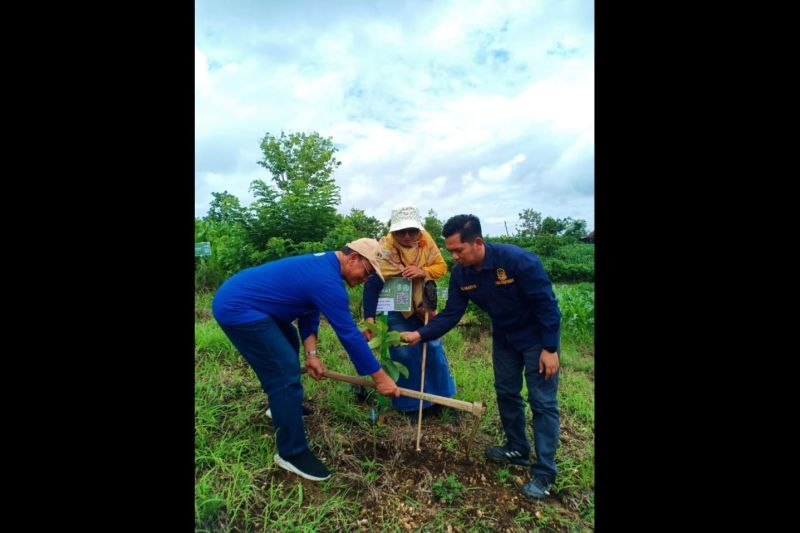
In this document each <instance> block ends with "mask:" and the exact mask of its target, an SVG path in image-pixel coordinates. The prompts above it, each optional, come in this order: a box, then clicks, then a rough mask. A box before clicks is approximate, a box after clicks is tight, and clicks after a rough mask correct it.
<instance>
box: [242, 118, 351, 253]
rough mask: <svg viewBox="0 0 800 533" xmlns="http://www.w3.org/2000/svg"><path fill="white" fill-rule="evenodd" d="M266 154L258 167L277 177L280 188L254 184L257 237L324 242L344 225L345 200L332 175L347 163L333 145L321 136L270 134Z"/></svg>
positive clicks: (264, 144) (264, 142)
mask: <svg viewBox="0 0 800 533" xmlns="http://www.w3.org/2000/svg"><path fill="white" fill-rule="evenodd" d="M261 150H262V152H263V155H264V158H263V159H262V160H261V161H258V164H259V165H261V166H262V167H264V168H266V169H267V170H269V171H270V173H272V179H273V181H274V182H275V187H276V188H272V187H269V186H268V185H267V184H266V183H264V182H263V181H261V180H255V181H254V182H253V183H252V184H251V190H252V191H253V193H254V195H255V196H256V199H257V202H256V203H255V205H254V206H253V209H254V212H253V215H254V217H253V218H254V220H255V221H256V225H257V226H258V227H257V228H253V233H254V235H258V237H259V238H262V239H263V237H268V238H269V237H273V236H277V237H282V238H285V239H290V240H292V241H294V242H295V243H299V242H302V241H307V242H318V243H319V242H321V241H322V240H323V239H324V238H325V236H326V235H327V234H328V232H329V231H330V230H331V229H332V228H333V227H334V225H335V224H336V223H337V221H338V220H339V215H338V214H337V213H336V206H337V205H339V203H340V201H341V198H340V196H339V187H338V186H337V185H336V182H335V181H334V179H333V177H332V174H333V171H334V170H335V169H336V168H337V167H338V166H339V165H341V162H339V161H337V160H336V158H335V157H334V153H335V152H336V148H335V147H334V146H333V141H332V140H331V139H330V138H323V137H321V136H320V135H319V134H318V133H317V132H312V133H309V134H306V133H290V134H289V135H286V134H285V133H284V132H281V135H280V137H275V136H274V135H272V134H270V133H267V134H266V135H265V136H264V138H263V139H262V141H261Z"/></svg>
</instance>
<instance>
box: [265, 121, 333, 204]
mask: <svg viewBox="0 0 800 533" xmlns="http://www.w3.org/2000/svg"><path fill="white" fill-rule="evenodd" d="M261 151H262V152H263V153H264V159H262V160H261V161H259V162H258V164H259V165H261V166H262V167H264V168H266V169H267V170H269V171H270V173H271V174H272V179H273V180H274V181H275V185H277V186H278V189H280V190H281V191H282V192H283V193H284V194H286V193H289V192H290V191H291V189H292V184H294V183H296V182H298V181H303V182H304V183H305V184H306V185H307V186H308V187H310V188H311V189H319V188H322V187H325V186H329V185H331V184H333V185H334V186H335V183H334V182H333V179H332V178H331V174H333V171H334V170H336V168H337V167H338V166H339V165H341V164H342V163H341V162H340V161H337V160H336V158H335V157H334V155H333V154H334V153H335V152H336V151H337V149H336V148H335V147H334V146H333V141H332V140H331V138H330V137H329V138H327V139H326V138H323V137H321V136H320V135H319V133H317V132H312V133H309V134H305V133H290V134H289V135H286V134H285V133H284V132H281V136H280V137H275V136H274V135H272V134H270V133H267V134H266V135H265V136H264V138H263V139H262V140H261ZM337 193H338V188H337Z"/></svg>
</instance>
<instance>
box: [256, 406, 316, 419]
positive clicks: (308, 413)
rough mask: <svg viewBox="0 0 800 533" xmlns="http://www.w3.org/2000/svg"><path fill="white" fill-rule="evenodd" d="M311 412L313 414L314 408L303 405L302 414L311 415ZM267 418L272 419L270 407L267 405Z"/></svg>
mask: <svg viewBox="0 0 800 533" xmlns="http://www.w3.org/2000/svg"><path fill="white" fill-rule="evenodd" d="M313 414H314V410H313V409H309V408H308V407H306V406H305V405H304V406H303V416H311V415H313ZM267 418H269V419H270V420H272V408H271V407H267Z"/></svg>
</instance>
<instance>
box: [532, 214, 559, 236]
mask: <svg viewBox="0 0 800 533" xmlns="http://www.w3.org/2000/svg"><path fill="white" fill-rule="evenodd" d="M564 229H566V224H565V223H564V221H563V220H561V219H560V218H553V217H547V218H545V219H544V220H542V223H541V225H540V226H539V229H538V231H537V232H536V235H553V236H557V235H559V234H560V233H561V232H562V231H564Z"/></svg>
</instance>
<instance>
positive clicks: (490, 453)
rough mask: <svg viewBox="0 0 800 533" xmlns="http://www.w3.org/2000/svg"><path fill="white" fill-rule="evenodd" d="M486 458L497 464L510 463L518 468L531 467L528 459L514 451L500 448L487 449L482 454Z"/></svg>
mask: <svg viewBox="0 0 800 533" xmlns="http://www.w3.org/2000/svg"><path fill="white" fill-rule="evenodd" d="M484 453H485V455H486V457H487V458H489V459H491V460H492V461H495V462H498V463H511V464H515V465H519V466H531V461H530V459H529V458H527V457H525V456H524V455H522V453H520V452H518V451H516V450H509V449H508V448H503V447H501V446H495V447H493V448H487V449H486V451H485V452H484Z"/></svg>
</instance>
